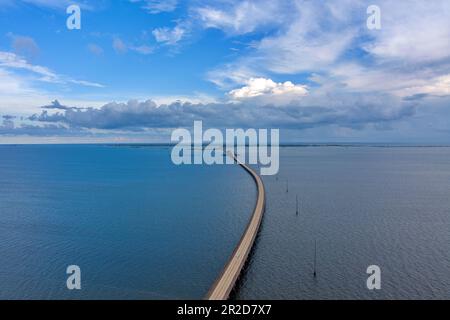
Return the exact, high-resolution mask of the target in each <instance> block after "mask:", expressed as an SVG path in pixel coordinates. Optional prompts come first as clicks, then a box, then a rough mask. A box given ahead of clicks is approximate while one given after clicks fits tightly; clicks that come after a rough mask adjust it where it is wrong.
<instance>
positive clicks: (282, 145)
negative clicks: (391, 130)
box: [0, 142, 450, 148]
mask: <svg viewBox="0 0 450 320" xmlns="http://www.w3.org/2000/svg"><path fill="white" fill-rule="evenodd" d="M175 145H176V144H174V143H98V142H93V143H0V147H5V146H6V147H8V146H9V147H15V146H106V147H136V148H142V147H173V146H175ZM207 145H209V144H203V146H207ZM268 145H269V146H270V144H268ZM237 146H238V145H237ZM246 146H249V145H246ZM290 147H345V148H362V147H366V148H367V147H370V148H450V144H431V143H430V144H426V143H422V144H419V143H417V144H415V143H366V142H349V143H326V142H324V143H280V148H290Z"/></svg>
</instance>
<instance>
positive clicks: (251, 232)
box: [206, 154, 266, 300]
mask: <svg viewBox="0 0 450 320" xmlns="http://www.w3.org/2000/svg"><path fill="white" fill-rule="evenodd" d="M229 156H231V157H233V158H234V159H235V160H236V162H237V163H238V164H239V165H240V166H241V167H242V168H244V169H245V170H246V171H247V172H248V173H249V174H250V175H251V176H252V178H253V180H254V181H255V183H256V187H257V192H258V197H257V201H256V206H255V209H254V210H253V215H252V217H251V219H250V221H249V223H248V225H247V228H246V230H245V232H244V234H243V235H242V238H241V240H240V241H239V243H238V245H237V247H236V248H235V249H234V251H233V254H232V255H231V257H230V259H229V260H228V262H227V264H226V265H225V268H224V269H223V271H222V273H221V274H220V276H219V278H218V279H217V280H216V282H215V283H214V284H213V286H212V287H211V289H210V290H209V292H208V294H207V295H206V299H208V300H226V299H228V297H229V295H230V292H231V290H232V289H233V288H234V286H235V283H236V280H237V279H238V278H239V275H240V273H241V271H242V268H243V267H244V264H245V261H246V260H247V257H248V255H249V253H250V251H251V249H252V247H253V243H254V242H255V238H256V235H257V234H258V231H259V227H260V225H261V221H262V217H263V214H264V210H265V196H266V195H265V190H264V184H263V182H262V179H261V177H260V176H259V175H258V174H257V173H256V172H255V171H254V170H253V169H252V168H250V167H249V166H247V165H245V164H244V163H242V162H240V161H239V160H238V159H237V157H236V156H235V155H234V154H229Z"/></svg>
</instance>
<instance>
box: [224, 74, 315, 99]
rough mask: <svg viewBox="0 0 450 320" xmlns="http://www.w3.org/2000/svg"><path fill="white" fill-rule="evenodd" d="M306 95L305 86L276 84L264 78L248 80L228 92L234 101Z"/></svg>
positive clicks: (289, 82) (284, 83) (287, 82)
mask: <svg viewBox="0 0 450 320" xmlns="http://www.w3.org/2000/svg"><path fill="white" fill-rule="evenodd" d="M307 93H308V90H307V88H306V86H304V85H296V84H293V83H292V82H291V81H286V82H283V83H282V82H279V83H276V82H274V81H273V80H271V79H265V78H250V79H249V80H248V81H247V85H246V86H244V87H242V88H239V89H235V90H232V91H230V92H229V95H230V96H231V97H232V98H234V99H246V98H254V97H258V96H263V95H264V96H267V95H269V96H277V95H290V96H293V97H294V96H296V97H299V96H304V95H306V94H307Z"/></svg>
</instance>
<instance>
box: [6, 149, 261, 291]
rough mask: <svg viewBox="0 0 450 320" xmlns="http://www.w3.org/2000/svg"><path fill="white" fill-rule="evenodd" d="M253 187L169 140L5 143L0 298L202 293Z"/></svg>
mask: <svg viewBox="0 0 450 320" xmlns="http://www.w3.org/2000/svg"><path fill="white" fill-rule="evenodd" d="M255 195H256V189H255V186H254V185H253V181H252V180H251V178H250V176H248V175H247V174H246V173H245V172H244V171H243V170H242V169H240V168H239V167H238V166H210V167H208V166H181V167H177V166H175V165H173V164H172V162H171V161H170V149H169V148H166V147H145V148H136V147H112V146H0V299H25V298H26V299H54V298H59V299H66V298H77V299H79V298H82V299H85V298H86V299H92V298H96V299H106V298H112V299H118V298H124V299H167V298H202V297H203V296H204V295H205V294H206V292H207V291H208V289H209V287H210V285H211V284H212V283H213V282H214V280H215V279H216V277H217V276H218V274H219V273H220V271H221V270H222V267H223V265H224V264H225V262H226V260H227V258H228V256H229V255H230V254H231V252H232V251H233V249H234V246H235V244H236V243H237V241H238V240H239V238H240V236H241V233H242V232H243V230H244V228H245V225H246V223H247V220H248V219H249V217H250V214H251V211H252V209H253V206H254V198H255ZM72 264H75V265H79V266H80V268H81V273H82V290H81V291H69V290H67V289H66V277H67V275H66V273H65V272H66V267H67V266H68V265H72Z"/></svg>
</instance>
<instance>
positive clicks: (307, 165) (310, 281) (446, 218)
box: [236, 147, 450, 299]
mask: <svg viewBox="0 0 450 320" xmlns="http://www.w3.org/2000/svg"><path fill="white" fill-rule="evenodd" d="M286 180H289V192H288V193H286ZM264 181H265V184H266V189H267V190H266V191H267V196H268V198H267V209H266V215H265V218H264V221H263V228H262V230H261V233H260V235H259V238H258V243H257V246H256V250H254V254H253V256H252V260H251V263H250V265H249V268H248V270H247V273H246V275H245V277H244V279H243V281H242V282H241V286H240V288H239V290H238V292H237V294H236V297H237V298H240V299H444V298H445V299H450V148H404V147H403V148H378V147H377V148H375V147H302V148H287V147H286V148H282V150H281V169H280V173H279V175H278V177H264ZM297 194H298V196H299V201H300V214H299V216H296V214H295V211H296V208H295V207H296V204H295V196H296V195H297ZM314 241H317V278H316V279H314V277H313V261H314ZM372 264H373V265H378V266H379V267H380V268H381V290H380V291H369V290H368V289H367V287H366V279H367V276H368V275H367V274H366V269H367V267H368V266H369V265H372Z"/></svg>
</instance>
